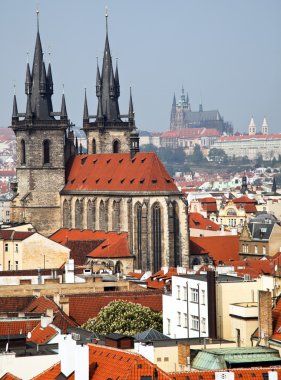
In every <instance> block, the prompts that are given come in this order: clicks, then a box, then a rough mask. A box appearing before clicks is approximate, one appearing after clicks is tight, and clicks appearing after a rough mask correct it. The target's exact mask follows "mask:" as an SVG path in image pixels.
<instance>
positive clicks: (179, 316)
mask: <svg viewBox="0 0 281 380" xmlns="http://www.w3.org/2000/svg"><path fill="white" fill-rule="evenodd" d="M180 325H181V313H180V311H178V326H180Z"/></svg>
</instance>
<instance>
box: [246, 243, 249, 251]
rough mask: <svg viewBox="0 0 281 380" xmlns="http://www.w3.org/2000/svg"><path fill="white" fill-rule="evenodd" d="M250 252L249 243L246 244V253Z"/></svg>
mask: <svg viewBox="0 0 281 380" xmlns="http://www.w3.org/2000/svg"><path fill="white" fill-rule="evenodd" d="M248 252H249V246H248V244H246V245H245V253H248Z"/></svg>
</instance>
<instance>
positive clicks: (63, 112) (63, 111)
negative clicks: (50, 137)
mask: <svg viewBox="0 0 281 380" xmlns="http://www.w3.org/2000/svg"><path fill="white" fill-rule="evenodd" d="M60 118H61V119H64V120H66V119H67V110H66V104H65V96H64V85H63V91H62V98H61V112H60Z"/></svg>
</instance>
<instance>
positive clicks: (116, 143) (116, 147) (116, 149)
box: [112, 140, 120, 153]
mask: <svg viewBox="0 0 281 380" xmlns="http://www.w3.org/2000/svg"><path fill="white" fill-rule="evenodd" d="M112 148H113V153H119V152H120V141H119V140H114V141H113V146H112Z"/></svg>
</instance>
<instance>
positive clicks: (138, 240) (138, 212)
mask: <svg viewBox="0 0 281 380" xmlns="http://www.w3.org/2000/svg"><path fill="white" fill-rule="evenodd" d="M135 220H136V245H137V263H138V269H142V206H141V204H140V203H139V202H138V203H137V204H136V206H135Z"/></svg>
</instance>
